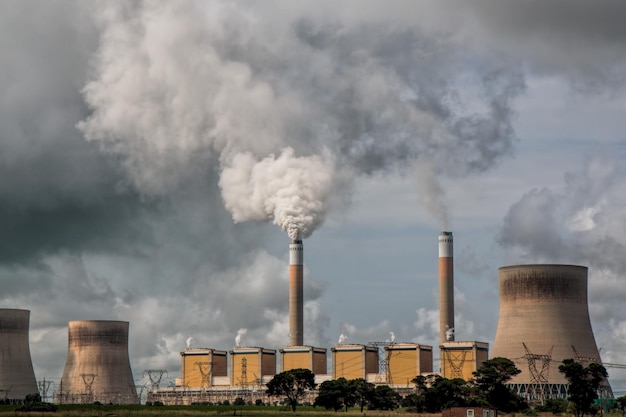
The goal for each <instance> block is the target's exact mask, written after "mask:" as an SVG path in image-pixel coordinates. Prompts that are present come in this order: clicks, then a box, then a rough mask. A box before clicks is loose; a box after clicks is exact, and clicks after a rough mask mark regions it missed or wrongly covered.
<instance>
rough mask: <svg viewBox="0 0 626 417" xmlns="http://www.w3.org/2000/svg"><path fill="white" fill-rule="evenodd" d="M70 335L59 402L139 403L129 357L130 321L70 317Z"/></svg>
mask: <svg viewBox="0 0 626 417" xmlns="http://www.w3.org/2000/svg"><path fill="white" fill-rule="evenodd" d="M68 336H69V339H68V340H69V346H68V349H67V360H66V361H65V369H64V370H63V377H62V378H61V383H60V384H59V387H58V389H57V401H58V402H59V403H72V404H79V403H93V402H95V401H98V402H100V403H103V404H108V403H113V404H138V403H139V398H138V396H137V391H136V390H135V382H134V380H133V375H132V372H131V369H130V360H129V358H128V322H125V321H104V320H93V321H90V320H81V321H70V322H69V325H68Z"/></svg>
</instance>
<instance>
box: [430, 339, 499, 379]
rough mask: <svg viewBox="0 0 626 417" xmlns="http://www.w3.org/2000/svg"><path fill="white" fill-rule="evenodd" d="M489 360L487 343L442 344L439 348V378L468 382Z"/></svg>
mask: <svg viewBox="0 0 626 417" xmlns="http://www.w3.org/2000/svg"><path fill="white" fill-rule="evenodd" d="M488 359H489V343H485V342H476V341H467V342H465V341H453V342H443V343H442V344H441V346H440V347H439V360H440V365H441V376H442V377H444V378H448V379H454V378H461V379H463V380H465V381H469V380H470V379H472V378H473V377H474V375H473V373H474V372H476V371H477V370H478V369H479V368H480V367H481V366H482V364H483V362H485V361H486V360H488Z"/></svg>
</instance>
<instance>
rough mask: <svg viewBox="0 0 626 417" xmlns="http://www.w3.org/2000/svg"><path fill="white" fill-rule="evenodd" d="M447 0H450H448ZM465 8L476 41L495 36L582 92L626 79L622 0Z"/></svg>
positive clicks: (480, 0) (489, 1)
mask: <svg viewBox="0 0 626 417" xmlns="http://www.w3.org/2000/svg"><path fill="white" fill-rule="evenodd" d="M447 3H451V2H447ZM457 6H458V5H457V4H456V3H455V4H454V6H451V5H450V6H448V7H450V8H452V7H455V8H456V9H457V10H458V11H459V12H461V13H466V14H467V17H468V19H467V20H468V21H470V22H471V21H472V18H474V19H475V23H469V24H468V26H469V27H471V29H470V31H472V32H473V33H475V34H478V35H477V39H476V40H477V42H486V41H487V40H488V39H493V37H494V36H497V37H498V40H497V43H498V44H499V47H500V48H502V49H508V50H509V51H510V52H511V53H512V54H514V55H516V56H518V57H519V58H520V60H521V61H522V62H524V63H526V64H527V65H528V66H529V68H530V69H531V70H532V71H537V72H538V73H540V74H545V75H553V74H555V75H558V76H563V75H564V76H566V77H567V78H569V80H570V81H571V82H572V83H573V85H574V86H575V87H576V88H578V89H579V90H581V91H583V92H594V93H597V92H601V93H613V90H614V89H616V88H617V89H619V90H621V89H623V88H624V83H625V82H626V28H625V26H624V24H623V18H624V16H626V4H625V3H624V2H622V1H619V0H602V1H594V2H590V1H585V0H574V1H568V0H558V1H551V2H548V3H546V2H542V1H539V0H531V1H522V2H506V3H505V2H499V1H495V0H476V1H472V2H468V3H464V4H463V5H462V6H461V7H457Z"/></svg>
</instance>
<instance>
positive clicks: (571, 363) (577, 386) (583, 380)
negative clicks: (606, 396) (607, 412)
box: [559, 359, 608, 417]
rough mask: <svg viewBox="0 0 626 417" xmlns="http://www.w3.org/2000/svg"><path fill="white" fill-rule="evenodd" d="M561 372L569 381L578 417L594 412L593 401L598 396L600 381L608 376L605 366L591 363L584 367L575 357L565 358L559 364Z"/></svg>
mask: <svg viewBox="0 0 626 417" xmlns="http://www.w3.org/2000/svg"><path fill="white" fill-rule="evenodd" d="M559 372H561V373H562V374H563V375H564V376H565V378H566V379H567V381H568V382H569V397H568V399H569V401H570V402H571V403H572V404H573V410H574V413H575V414H576V417H582V416H584V415H586V414H592V413H593V412H594V405H593V401H594V400H595V399H596V398H598V388H599V387H600V383H601V382H602V381H603V380H604V379H605V378H607V377H608V373H607V372H606V369H605V368H604V366H602V365H600V364H599V363H590V364H589V366H587V367H584V366H583V365H582V364H581V363H580V362H577V361H575V360H574V359H565V360H564V361H563V364H562V365H560V366H559Z"/></svg>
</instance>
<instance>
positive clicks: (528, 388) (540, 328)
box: [491, 264, 612, 401]
mask: <svg viewBox="0 0 626 417" xmlns="http://www.w3.org/2000/svg"><path fill="white" fill-rule="evenodd" d="M498 279H499V285H500V313H499V317H498V327H497V330H496V337H495V339H494V343H493V350H492V355H491V356H492V357H505V358H508V359H511V360H513V361H514V362H515V364H516V366H517V367H518V368H519V369H520V370H521V371H522V372H521V373H520V374H519V375H517V376H515V377H514V378H513V379H512V380H511V381H510V384H511V387H512V388H514V390H515V391H516V392H518V393H519V394H520V395H522V396H525V397H526V398H527V399H529V400H539V401H541V400H543V399H545V398H551V397H552V398H553V397H562V398H564V397H566V396H567V394H566V392H567V388H568V387H567V380H566V379H565V378H564V377H563V375H562V374H561V373H560V372H559V370H558V367H559V365H561V363H562V362H563V360H564V359H578V360H579V361H581V362H583V364H584V363H585V362H587V363H588V362H592V361H593V362H600V354H599V352H598V348H597V346H596V341H595V338H594V336H593V331H592V329H591V321H590V320H589V309H588V306H587V267H584V266H577V265H549V264H542V265H513V266H505V267H502V268H499V269H498ZM601 395H602V396H612V393H611V388H610V386H609V384H608V381H606V382H605V384H603V387H602V390H601Z"/></svg>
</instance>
